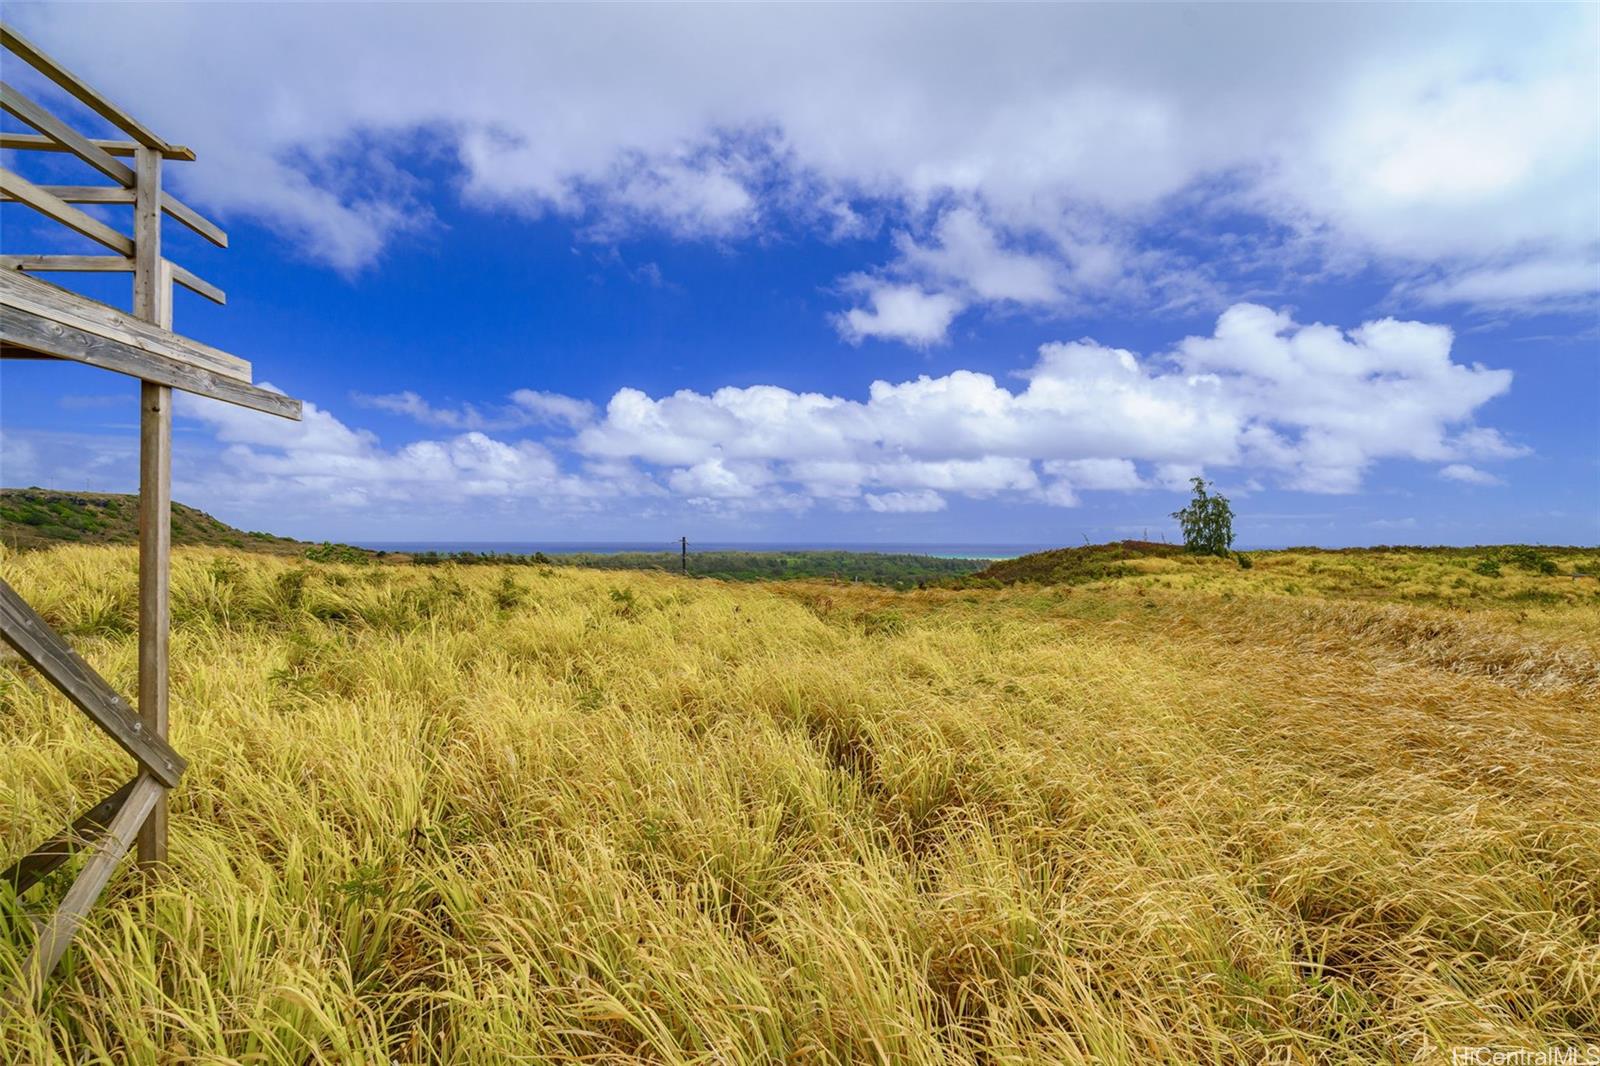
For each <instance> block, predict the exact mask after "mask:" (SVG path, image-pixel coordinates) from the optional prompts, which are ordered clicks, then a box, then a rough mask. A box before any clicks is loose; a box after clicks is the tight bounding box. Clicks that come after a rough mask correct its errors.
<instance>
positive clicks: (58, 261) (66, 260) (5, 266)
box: [0, 255, 133, 274]
mask: <svg viewBox="0 0 1600 1066" xmlns="http://www.w3.org/2000/svg"><path fill="white" fill-rule="evenodd" d="M0 270H37V271H39V272H40V273H42V274H49V273H53V272H54V273H62V274H129V273H132V272H133V260H132V259H129V258H128V257H127V256H125V255H0Z"/></svg>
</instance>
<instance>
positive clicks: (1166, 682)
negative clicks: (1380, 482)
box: [0, 548, 1600, 1064]
mask: <svg viewBox="0 0 1600 1066" xmlns="http://www.w3.org/2000/svg"><path fill="white" fill-rule="evenodd" d="M133 562H134V559H133V555H132V553H131V552H129V551H125V550H119V549H83V548H79V549H60V550H55V551H51V552H48V553H39V554H28V555H21V556H16V555H13V556H9V557H6V558H4V560H3V568H4V573H5V576H6V579H7V580H8V581H10V582H12V583H13V584H14V585H15V586H16V587H17V588H18V590H19V591H20V592H21V593H22V594H23V595H24V596H26V597H27V598H28V599H29V600H30V602H32V603H34V604H35V605H36V606H37V607H38V608H39V609H40V610H41V611H42V613H44V614H45V615H46V617H47V618H49V619H50V620H51V621H52V622H53V623H54V624H57V625H59V626H60V627H62V628H63V629H64V630H66V631H68V632H70V633H72V634H73V635H74V640H75V641H76V643H78V645H79V647H80V648H81V649H82V650H83V651H84V653H85V654H86V655H87V656H88V658H89V659H90V660H91V661H92V662H93V663H95V664H96V666H97V667H98V668H99V669H101V670H102V672H104V673H105V674H106V676H107V677H108V678H109V679H110V680H111V681H112V682H113V683H114V684H116V685H118V686H119V687H121V688H122V689H123V690H125V691H129V690H132V688H133V687H134V686H133V682H134V670H135V656H134V642H133V636H132V628H133V625H132V623H133V618H134V589H135V584H134V572H133ZM1262 569H1268V570H1269V571H1270V568H1262ZM1253 574H1254V575H1255V576H1256V577H1257V578H1261V577H1262V576H1263V575H1261V574H1260V573H1259V572H1253ZM1251 576H1252V575H1249V574H1240V573H1237V572H1226V571H1222V570H1217V571H1216V582H1222V583H1224V584H1216V583H1214V584H1212V585H1206V584H1204V583H1201V584H1199V585H1196V586H1194V587H1164V586H1163V585H1162V584H1161V581H1162V580H1164V578H1163V576H1162V575H1150V576H1148V577H1145V578H1140V579H1139V580H1138V581H1134V582H1122V583H1118V584H1115V585H1111V586H1106V587H1087V588H1078V589H1073V590H1059V589H1031V590H1011V591H1000V592H989V591H966V592H951V591H939V592H927V593H911V594H893V593H886V592H879V591H872V590H860V589H853V588H850V587H839V586H825V585H803V586H793V587H785V588H781V589H779V588H774V587H762V586H737V587H736V586H726V585H722V584H719V583H715V582H709V581H686V580H682V579H677V578H673V577H671V576H665V575H652V574H622V573H598V572H585V571H576V570H566V569H562V570H559V571H545V572H541V571H538V570H534V569H526V568H517V569H515V570H500V569H496V568H491V567H484V568H471V569H452V568H449V567H445V568H441V569H439V570H433V571H422V570H412V569H402V568H387V567H372V568H355V567H340V566H320V565H317V566H306V565H296V564H294V563H293V562H292V561H285V560H279V559H269V558H263V557H250V556H245V555H240V554H231V553H226V552H217V551H201V550H194V551H182V552H179V553H178V554H177V556H176V561H175V570H174V620H175V634H174V641H173V715H172V716H173V723H174V725H173V739H174V743H175V745H176V746H177V747H178V749H179V750H180V751H182V752H184V754H185V755H187V756H188V757H189V759H190V770H189V772H188V774H187V775H186V776H185V779H184V782H183V784H182V786H181V788H180V789H179V790H178V791H177V792H176V793H175V794H174V796H173V813H172V861H171V868H170V870H168V871H167V872H166V873H165V875H163V876H160V877H157V878H152V879H148V880H146V879H142V878H141V877H140V875H138V874H137V873H135V872H133V871H131V870H128V871H125V872H123V873H122V874H120V875H119V877H118V878H117V879H116V880H115V881H114V882H113V884H112V887H111V889H110V891H109V893H108V896H107V897H106V899H105V900H104V901H103V902H102V905H101V906H100V907H98V908H97V909H96V910H95V911H94V912H93V915H92V917H91V920H90V922H89V924H88V926H87V928H86V929H85V932H84V933H83V935H82V936H81V937H80V939H79V941H78V943H77V945H76V946H75V947H74V949H73V950H72V951H71V952H69V954H68V956H67V959H66V961H65V963H64V964H63V968H62V970H61V971H60V972H59V975H58V977H57V979H56V980H55V981H54V983H53V984H52V986H51V988H50V992H49V995H48V997H47V998H46V1000H45V1001H44V1003H43V1004H42V1006H40V1007H38V1008H34V1007H27V1008H24V1009H23V1010H21V1011H20V1012H17V1013H13V1014H10V1015H7V1016H5V1017H4V1020H3V1022H0V1049H3V1053H4V1055H5V1056H6V1057H7V1058H8V1059H9V1060H10V1061H15V1062H30V1063H32V1062H38V1063H50V1062H63V1063H65V1062H73V1063H77V1062H97V1063H101V1062H103V1063H168V1062H235V1061H237V1062H264V1063H304V1062H340V1063H368V1062H370V1063H383V1062H390V1061H398V1062H450V1063H498V1062H525V1063H555V1062H580V1061H581V1062H617V1063H620V1062H634V1061H647V1062H702V1063H731V1062H797V1063H799V1062H807V1063H810V1062H815V1063H856V1062H883V1063H971V1062H983V1063H995V1064H998V1063H1062V1062H1064V1063H1089V1062H1096V1063H1150V1062H1155V1063H1173V1064H1189V1063H1196V1062H1207V1063H1234V1062H1238V1063H1246V1062H1248V1063H1256V1062H1264V1061H1265V1062H1341V1063H1342V1062H1375V1061H1376V1062H1409V1061H1413V1060H1414V1059H1415V1058H1416V1057H1417V1056H1418V1055H1419V1054H1422V1055H1423V1057H1424V1059H1426V1058H1428V1056H1430V1055H1433V1056H1435V1057H1437V1056H1439V1055H1442V1054H1443V1052H1442V1051H1436V1052H1429V1051H1428V1050H1427V1049H1429V1048H1434V1049H1445V1048H1449V1047H1450V1046H1452V1045H1461V1044H1467V1045H1479V1044H1497V1045H1503V1046H1521V1047H1543V1046H1546V1045H1548V1044H1551V1043H1570V1042H1575V1041H1579V1040H1581V1039H1583V1038H1586V1037H1588V1038H1593V1036H1594V1034H1596V1033H1597V1032H1600V740H1597V737H1600V729H1597V728H1596V720H1595V715H1596V710H1597V708H1596V700H1595V690H1594V687H1593V685H1592V684H1590V683H1589V682H1588V680H1586V679H1587V678H1588V677H1590V676H1591V675H1589V674H1586V673H1585V671H1584V666H1583V663H1584V659H1583V656H1584V655H1586V654H1588V653H1587V651H1586V649H1587V648H1589V647H1592V645H1591V644H1589V643H1588V640H1589V639H1590V637H1592V634H1593V629H1592V628H1591V622H1592V607H1590V606H1588V605H1585V604H1578V605H1576V606H1572V607H1571V609H1570V612H1569V617H1568V619H1567V620H1566V621H1565V622H1564V623H1562V625H1563V626H1565V628H1564V629H1563V628H1562V627H1560V626H1557V627H1555V628H1554V629H1552V628H1550V627H1542V628H1541V629H1540V631H1539V633H1538V635H1537V637H1536V638H1535V637H1533V636H1528V635H1527V634H1522V636H1524V637H1526V638H1527V639H1526V642H1525V646H1523V659H1521V660H1515V661H1518V662H1524V667H1523V668H1520V669H1509V670H1507V669H1486V668H1483V667H1482V665H1481V664H1482V663H1483V662H1493V661H1498V660H1495V659H1494V656H1493V655H1490V654H1489V653H1488V652H1486V651H1485V650H1484V649H1485V648H1490V649H1496V648H1498V649H1501V650H1505V648H1506V647H1507V645H1506V644H1505V642H1507V641H1510V642H1512V643H1513V644H1515V643H1516V642H1517V641H1518V640H1519V639H1520V638H1519V631H1518V630H1517V628H1516V624H1515V619H1514V618H1507V617H1503V616H1500V615H1495V616H1493V617H1488V616H1480V615H1471V616H1453V617H1452V619H1450V620H1453V621H1454V622H1456V623H1457V624H1459V625H1460V626H1462V627H1464V628H1463V629H1462V630H1461V631H1459V632H1457V631H1454V630H1451V631H1448V632H1445V631H1441V632H1440V633H1433V634H1431V635H1429V636H1427V637H1426V639H1422V638H1419V637H1414V636H1413V637H1408V636H1407V635H1406V632H1405V631H1404V630H1405V626H1404V625H1402V622H1404V621H1405V618H1411V617H1412V615H1413V614H1414V615H1415V617H1423V616H1424V615H1425V614H1426V612H1422V613H1417V612H1418V610H1419V609H1417V608H1411V607H1406V608H1390V607H1384V606H1382V605H1375V606H1373V607H1372V608H1371V609H1372V610H1373V611H1375V612H1377V613H1376V614H1375V615H1373V616H1372V618H1375V619H1376V621H1372V620H1370V619H1368V620H1367V621H1366V622H1363V619H1362V617H1361V616H1358V615H1356V614H1349V612H1351V611H1354V610H1355V609H1354V608H1352V607H1350V606H1349V604H1347V603H1329V602H1324V601H1321V600H1317V599H1315V597H1314V596H1312V595H1310V594H1309V593H1308V594H1303V595H1277V594H1273V595H1266V594H1263V595H1260V596H1252V595H1250V594H1249V591H1248V586H1246V585H1241V584H1239V582H1243V581H1248V580H1249V579H1250V578H1251ZM1265 576H1266V577H1267V578H1268V579H1271V580H1276V579H1272V578H1271V575H1270V573H1269V574H1267V575H1265ZM1179 585H1180V586H1181V585H1182V583H1181V582H1180V583H1179ZM1261 587H1262V589H1263V591H1266V590H1268V589H1269V588H1270V586H1269V585H1267V584H1266V583H1265V582H1263V584H1262V586H1261ZM1308 611H1309V612H1310V614H1309V615H1308V613H1307V612H1308ZM1393 611H1401V612H1402V613H1404V612H1412V613H1411V614H1406V615H1405V618H1401V617H1400V616H1398V615H1393V616H1391V615H1388V614H1385V613H1384V612H1393ZM1342 612H1343V613H1342ZM1584 612H1589V613H1584ZM1347 614H1348V615H1349V616H1348V617H1346V615H1347ZM1480 622H1481V625H1482V627H1484V628H1482V629H1481V630H1480V629H1477V628H1474V627H1475V626H1478V625H1479V624H1480ZM1552 632H1561V633H1568V634H1577V635H1576V636H1573V637H1572V638H1571V639H1565V638H1559V637H1553V636H1552V635H1551V633H1552ZM1586 633H1587V634H1589V635H1590V637H1585V636H1584V634H1586ZM1341 634H1343V635H1341ZM1397 634H1398V635H1397ZM1452 642H1454V644H1457V645H1459V646H1460V647H1461V649H1462V654H1461V655H1460V656H1458V657H1454V658H1453V657H1452V656H1451V655H1450V654H1449V653H1448V648H1447V645H1450V644H1451V643H1452ZM1573 663H1576V664H1577V665H1576V666H1573V665H1572V664H1573ZM1530 664H1531V665H1530ZM1552 664H1554V665H1552ZM1591 665H1592V664H1591ZM0 751H3V752H4V758H3V760H0V835H3V839H4V845H5V850H6V854H7V856H15V855H17V854H20V853H22V852H24V851H26V850H27V849H29V848H30V847H32V846H33V845H34V844H36V843H37V842H38V841H39V839H41V838H42V837H43V836H44V835H45V834H47V833H49V832H51V831H53V830H54V829H55V828H57V827H58V826H59V825H60V824H62V823H64V822H65V821H67V820H68V819H70V818H71V817H72V816H73V815H74V814H75V813H76V812H77V811H78V810H79V809H81V808H82V807H84V806H86V805H87V804H89V803H90V802H93V801H94V800H95V799H98V798H99V797H100V796H101V795H103V794H104V793H105V792H108V791H110V790H111V789H112V788H113V787H115V785H116V784H118V783H120V781H121V780H122V779H124V778H125V777H126V775H127V773H128V763H127V760H126V759H125V758H124V757H122V756H121V755H120V753H119V752H117V751H116V750H115V749H114V747H113V746H112V745H111V744H110V742H109V741H106V740H105V739H103V738H101V737H100V736H98V735H97V734H95V732H94V731H93V729H92V727H91V726H90V725H89V724H88V722H87V721H86V720H84V719H83V718H82V716H81V715H78V714H77V713H76V712H74V711H72V710H71V709H70V708H69V707H67V706H66V704H65V703H64V701H63V700H61V699H60V698H58V697H56V696H54V695H53V694H51V693H49V692H48V691H47V690H45V689H44V688H43V687H42V686H41V685H40V684H39V683H38V682H37V680H36V679H35V678H34V677H32V676H31V675H30V673H29V672H28V671H27V670H26V669H25V668H24V667H22V666H21V665H20V664H18V663H16V662H15V661H14V660H13V661H8V662H6V663H5V664H4V667H3V668H0ZM67 876H68V872H64V873H62V874H58V875H57V876H56V877H55V878H54V879H53V880H52V882H51V883H50V884H48V885H47V886H46V887H45V888H44V889H43V890H36V892H35V893H34V894H30V895H29V896H28V897H26V898H24V899H23V900H21V901H18V900H15V899H4V900H0V982H11V981H14V980H15V978H16V974H17V970H18V968H19V966H20V962H21V959H22V957H23V956H24V954H25V952H26V950H27V948H28V946H29V944H30V942H31V938H32V932H31V930H30V929H29V927H28V923H27V921H26V917H27V915H29V914H37V913H39V912H40V911H42V910H43V909H44V908H45V907H46V906H47V905H48V904H49V903H50V902H51V901H52V900H53V899H54V898H56V897H57V896H59V894H60V892H61V891H62V888H63V884H64V881H65V878H66V877H67Z"/></svg>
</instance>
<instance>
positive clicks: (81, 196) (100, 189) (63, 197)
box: [0, 185, 133, 204]
mask: <svg viewBox="0 0 1600 1066" xmlns="http://www.w3.org/2000/svg"><path fill="white" fill-rule="evenodd" d="M39 188H41V189H43V190H44V191H45V192H47V193H49V194H50V195H51V196H54V197H55V198H56V199H57V200H60V201H61V202H62V203H65V204H131V203H133V190H132V189H124V188H122V187H121V186H120V185H41V186H39ZM15 200H16V197H14V196H12V195H10V194H9V193H5V194H0V203H4V202H7V201H15Z"/></svg>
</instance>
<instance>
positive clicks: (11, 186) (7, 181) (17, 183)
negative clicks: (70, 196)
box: [0, 167, 133, 255]
mask: <svg viewBox="0 0 1600 1066" xmlns="http://www.w3.org/2000/svg"><path fill="white" fill-rule="evenodd" d="M0 192H4V193H6V194H7V195H8V196H10V197H11V198H13V199H15V200H17V201H19V202H21V203H24V204H27V205H28V206H29V207H31V208H33V209H34V210H35V211H38V212H39V213H40V214H43V215H48V216H49V217H51V218H53V219H55V220H56V221H57V222H59V223H61V224H62V225H63V226H66V227H67V228H68V229H71V230H75V231H77V232H78V233H81V234H83V235H84V236H85V237H88V238H89V239H90V240H92V241H99V242H100V243H101V244H103V245H105V246H106V247H107V248H110V249H111V250H112V251H113V252H121V253H122V254H123V255H132V254H133V240H132V238H129V237H126V236H124V235H123V234H121V233H118V232H117V231H116V230H114V229H112V228H111V227H110V226H108V225H106V224H105V223H104V222H101V221H100V220H99V219H98V218H95V217H94V216H93V215H86V214H84V213H83V212H82V211H79V210H78V209H77V208H76V207H73V206H72V205H71V204H69V203H67V202H65V201H64V200H62V199H61V198H60V197H58V196H52V195H50V194H49V193H47V192H45V191H44V189H43V188H42V187H40V186H38V185H35V184H34V183H33V182H31V181H29V180H28V179H27V178H25V177H23V176H22V175H21V174H18V173H17V172H16V171H14V170H7V169H6V168H4V167H0Z"/></svg>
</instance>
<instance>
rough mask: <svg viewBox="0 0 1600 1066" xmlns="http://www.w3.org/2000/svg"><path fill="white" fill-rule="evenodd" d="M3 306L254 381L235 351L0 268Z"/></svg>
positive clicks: (173, 358)
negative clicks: (205, 342) (186, 335)
mask: <svg viewBox="0 0 1600 1066" xmlns="http://www.w3.org/2000/svg"><path fill="white" fill-rule="evenodd" d="M0 305H3V306H5V307H10V308H17V309H19V310H23V311H32V312H33V313H35V314H38V315H43V316H44V317H45V318H48V319H51V320H52V321H55V322H59V323H60V324H62V325H63V326H69V327H71V328H73V329H78V330H82V331H83V332H85V333H94V334H98V335H99V336H102V337H105V338H106V339H108V340H114V341H120V342H122V343H123V344H127V345H131V346H132V347H134V348H138V349H141V350H143V351H146V352H149V353H150V354H152V355H161V356H165V357H166V358H168V359H172V360H176V361H178V362H183V363H189V364H192V365H194V366H196V367H199V368H201V369H205V370H209V371H211V372H212V373H214V374H218V375H220V376H223V377H230V378H234V379H235V380H238V381H246V382H247V381H249V380H250V364H249V363H247V362H245V361H244V360H243V359H240V358H239V357H238V356H236V355H230V354H228V353H227V352H224V351H222V350H220V349H218V348H213V347H211V346H210V345H206V344H201V343H200V342H199V341H195V340H191V339H189V338H188V337H182V336H179V335H178V334H176V333H173V332H172V331H171V330H165V329H162V328H161V327H159V326H153V325H151V324H150V323H148V322H143V321H140V320H139V319H137V318H135V317H133V316H132V315H130V314H128V313H127V312H125V311H120V310H118V309H117V308H115V307H112V306H110V305H109V304H103V303H100V302H98V301H96V300H91V299H89V298H88V297H87V296H82V295H80V294H78V293H75V292H73V291H71V290H70V289H63V288H61V287H60V286H59V285H52V284H50V283H49V282H48V281H41V280H39V279H38V278H30V277H28V276H27V275H26V274H21V273H18V272H17V271H0ZM51 354H59V353H51Z"/></svg>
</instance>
